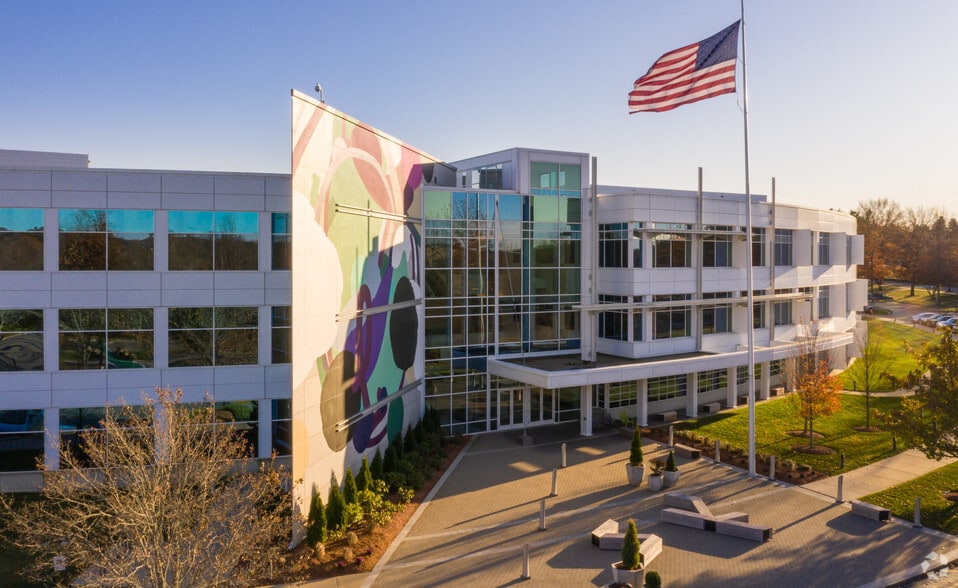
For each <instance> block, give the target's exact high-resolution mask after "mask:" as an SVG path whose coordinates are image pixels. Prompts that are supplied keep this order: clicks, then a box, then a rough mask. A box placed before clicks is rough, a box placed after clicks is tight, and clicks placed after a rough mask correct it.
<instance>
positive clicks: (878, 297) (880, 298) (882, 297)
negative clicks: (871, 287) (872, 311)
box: [868, 292, 894, 302]
mask: <svg viewBox="0 0 958 588" xmlns="http://www.w3.org/2000/svg"><path fill="white" fill-rule="evenodd" d="M868 300H869V301H870V302H888V301H890V300H894V298H892V297H891V296H888V295H887V294H882V293H881V292H869V293H868Z"/></svg>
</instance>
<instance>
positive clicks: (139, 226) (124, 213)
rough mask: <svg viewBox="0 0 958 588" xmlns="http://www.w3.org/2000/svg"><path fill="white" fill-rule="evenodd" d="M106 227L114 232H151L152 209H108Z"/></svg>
mask: <svg viewBox="0 0 958 588" xmlns="http://www.w3.org/2000/svg"><path fill="white" fill-rule="evenodd" d="M107 228H108V229H109V230H110V232H114V233H152V232H153V211H152V210H110V211H109V212H107Z"/></svg>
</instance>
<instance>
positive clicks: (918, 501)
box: [912, 496, 921, 529]
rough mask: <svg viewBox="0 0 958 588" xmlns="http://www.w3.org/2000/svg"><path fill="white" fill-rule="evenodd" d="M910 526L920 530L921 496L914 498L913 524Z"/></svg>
mask: <svg viewBox="0 0 958 588" xmlns="http://www.w3.org/2000/svg"><path fill="white" fill-rule="evenodd" d="M912 526H913V527H915V528H916V529H920V528H921V496H916V497H915V524H914V525H912Z"/></svg>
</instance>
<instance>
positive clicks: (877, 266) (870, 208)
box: [852, 198, 902, 286]
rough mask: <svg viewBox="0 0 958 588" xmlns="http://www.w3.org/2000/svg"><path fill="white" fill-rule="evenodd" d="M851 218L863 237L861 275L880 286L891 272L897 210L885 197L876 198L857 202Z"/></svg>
mask: <svg viewBox="0 0 958 588" xmlns="http://www.w3.org/2000/svg"><path fill="white" fill-rule="evenodd" d="M852 215H854V216H855V218H856V219H857V220H858V232H859V233H860V234H861V235H863V236H864V237H865V260H864V261H865V264H864V265H863V266H862V271H861V276H862V277H864V278H869V279H870V280H871V282H872V283H874V284H876V285H878V286H881V284H882V281H883V280H884V279H885V278H886V277H887V276H888V275H889V274H890V273H891V272H892V270H893V269H894V268H893V267H891V265H892V260H893V257H894V253H895V251H896V250H897V245H898V239H897V233H898V232H899V225H900V223H901V219H902V211H901V207H900V206H899V205H898V203H897V202H894V201H891V200H889V199H888V198H878V199H873V200H868V201H865V202H859V203H858V208H857V209H856V210H855V211H853V212H852Z"/></svg>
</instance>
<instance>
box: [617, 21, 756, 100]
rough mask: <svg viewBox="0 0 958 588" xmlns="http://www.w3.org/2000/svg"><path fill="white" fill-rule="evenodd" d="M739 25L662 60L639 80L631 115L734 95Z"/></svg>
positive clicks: (683, 48)
mask: <svg viewBox="0 0 958 588" xmlns="http://www.w3.org/2000/svg"><path fill="white" fill-rule="evenodd" d="M739 22H741V21H735V23H733V24H732V25H731V26H729V27H728V28H726V29H724V30H722V31H721V32H719V33H717V34H715V35H712V36H711V37H709V38H708V39H705V40H703V41H699V42H698V43H692V44H691V45H686V46H685V47H682V48H680V49H676V50H675V51H669V52H668V53H666V54H665V55H663V56H662V57H659V59H658V60H657V61H656V62H655V63H653V64H652V67H650V68H649V71H648V72H646V74H645V75H644V76H642V77H641V78H639V79H637V80H635V87H634V89H633V90H632V91H631V92H629V114H634V113H636V112H663V111H666V110H672V109H673V108H676V107H679V106H682V105H683V104H690V103H692V102H698V101H699V100H704V99H706V98H712V97H713V96H719V95H721V94H728V93H731V92H734V91H735V60H736V57H737V54H738V25H739Z"/></svg>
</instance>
